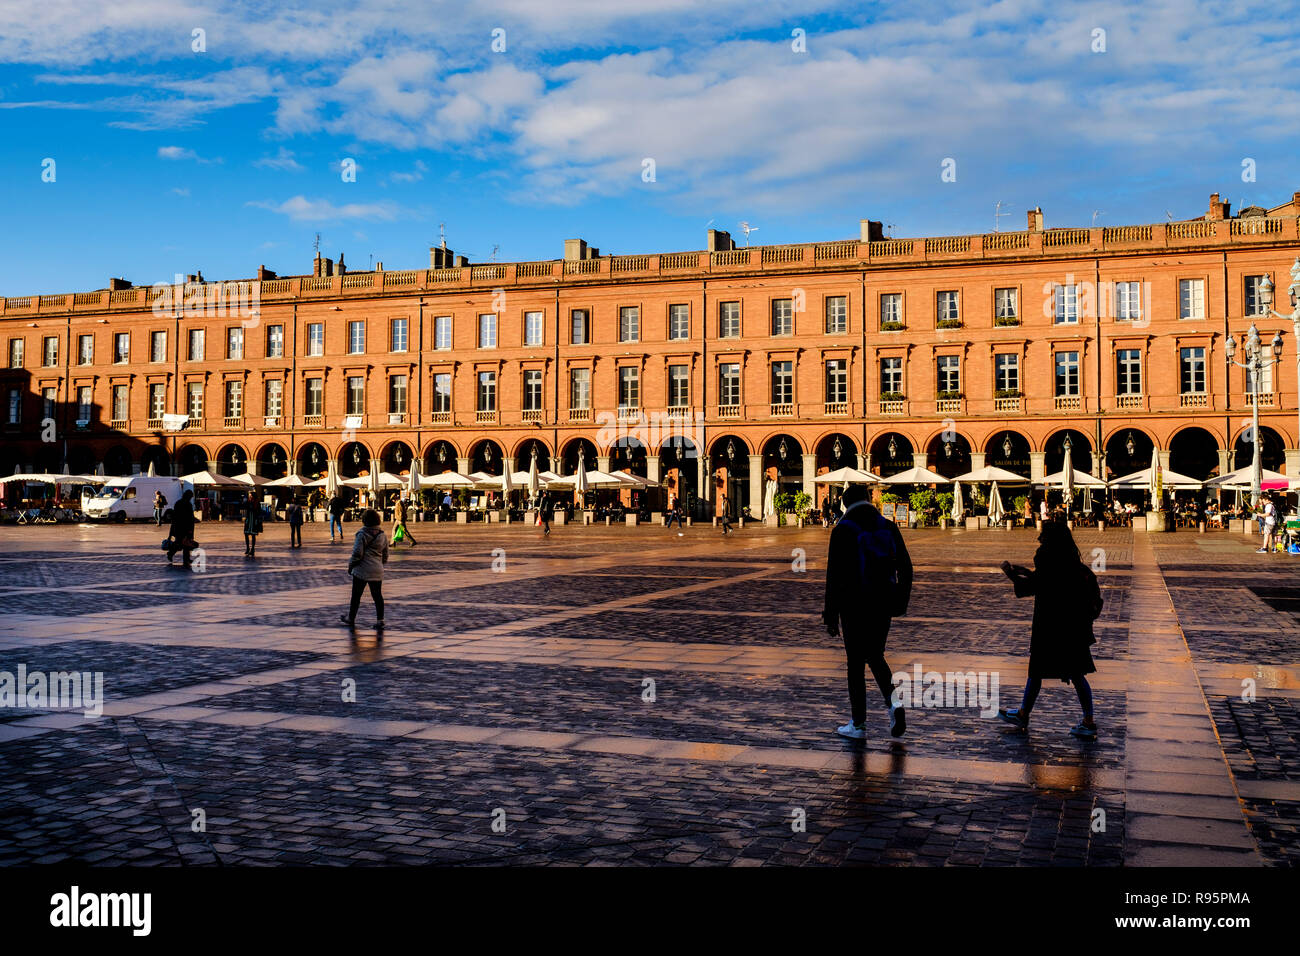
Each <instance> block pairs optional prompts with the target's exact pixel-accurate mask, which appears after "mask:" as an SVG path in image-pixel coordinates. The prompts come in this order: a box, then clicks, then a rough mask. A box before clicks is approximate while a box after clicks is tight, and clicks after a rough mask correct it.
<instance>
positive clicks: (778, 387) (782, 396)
mask: <svg viewBox="0 0 1300 956" xmlns="http://www.w3.org/2000/svg"><path fill="white" fill-rule="evenodd" d="M793 407H794V362H773V363H772V408H773V410H774V414H776V413H777V410H779V413H781V414H793Z"/></svg>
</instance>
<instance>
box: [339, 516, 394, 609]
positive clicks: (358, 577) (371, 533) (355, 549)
mask: <svg viewBox="0 0 1300 956" xmlns="http://www.w3.org/2000/svg"><path fill="white" fill-rule="evenodd" d="M379 524H380V521H379V512H377V511H374V510H371V509H366V512H365V513H364V514H363V515H362V516H361V530H360V531H358V532H357V535H356V538H355V539H354V540H353V543H352V557H351V558H349V559H348V574H350V575H351V576H352V602H351V604H350V605H349V606H348V613H347V614H340V615H339V622H340V623H342V624H345V625H346V626H348V627H355V626H356V623H357V611H358V610H359V609H360V607H361V592H362V591H364V590H365V589H366V587H367V586H368V587H369V588H370V597H371V599H372V600H373V601H374V602H375V630H377V631H382V630H383V629H384V565H385V564H387V563H388V536H387V535H385V534H384V530H383V529H382V528H381V527H380V526H379Z"/></svg>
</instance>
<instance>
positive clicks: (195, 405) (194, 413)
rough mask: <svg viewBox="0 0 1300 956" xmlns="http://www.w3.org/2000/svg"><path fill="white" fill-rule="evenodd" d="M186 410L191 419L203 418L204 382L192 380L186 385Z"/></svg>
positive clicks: (198, 419)
mask: <svg viewBox="0 0 1300 956" xmlns="http://www.w3.org/2000/svg"><path fill="white" fill-rule="evenodd" d="M185 412H186V414H188V415H189V416H190V420H191V421H200V420H202V418H203V383H202V382H190V383H189V384H188V385H187V386H186V387H185Z"/></svg>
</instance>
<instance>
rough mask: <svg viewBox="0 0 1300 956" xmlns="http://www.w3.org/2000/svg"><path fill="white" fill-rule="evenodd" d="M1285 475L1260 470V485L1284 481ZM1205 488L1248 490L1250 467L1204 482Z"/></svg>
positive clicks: (1265, 469)
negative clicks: (1267, 482)
mask: <svg viewBox="0 0 1300 956" xmlns="http://www.w3.org/2000/svg"><path fill="white" fill-rule="evenodd" d="M1286 480H1287V477H1286V475H1283V474H1281V473H1280V472H1276V471H1270V470H1269V469H1267V468H1262V469H1261V470H1260V483H1261V484H1263V483H1264V482H1265V481H1286ZM1205 487H1207V488H1230V489H1241V490H1244V491H1249V490H1250V465H1247V466H1246V467H1245V468H1238V469H1237V470H1236V471H1230V472H1228V473H1227V474H1226V475H1220V476H1219V477H1218V478H1211V479H1210V480H1209V481H1207V482H1205Z"/></svg>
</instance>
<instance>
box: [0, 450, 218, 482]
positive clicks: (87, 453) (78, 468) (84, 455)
mask: <svg viewBox="0 0 1300 956" xmlns="http://www.w3.org/2000/svg"><path fill="white" fill-rule="evenodd" d="M95 464H96V462H95V453H94V452H93V451H91V450H90V449H89V448H88V447H87V446H85V445H82V444H80V443H78V444H76V445H72V446H70V447H69V448H68V471H70V472H72V474H74V475H90V474H94V471H95ZM207 464H208V462H207V457H206V456H204V459H203V466H202V467H204V468H206V467H207ZM4 474H13V469H12V468H10V469H9V471H8V472H5V471H4V465H3V463H0V475H4Z"/></svg>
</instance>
